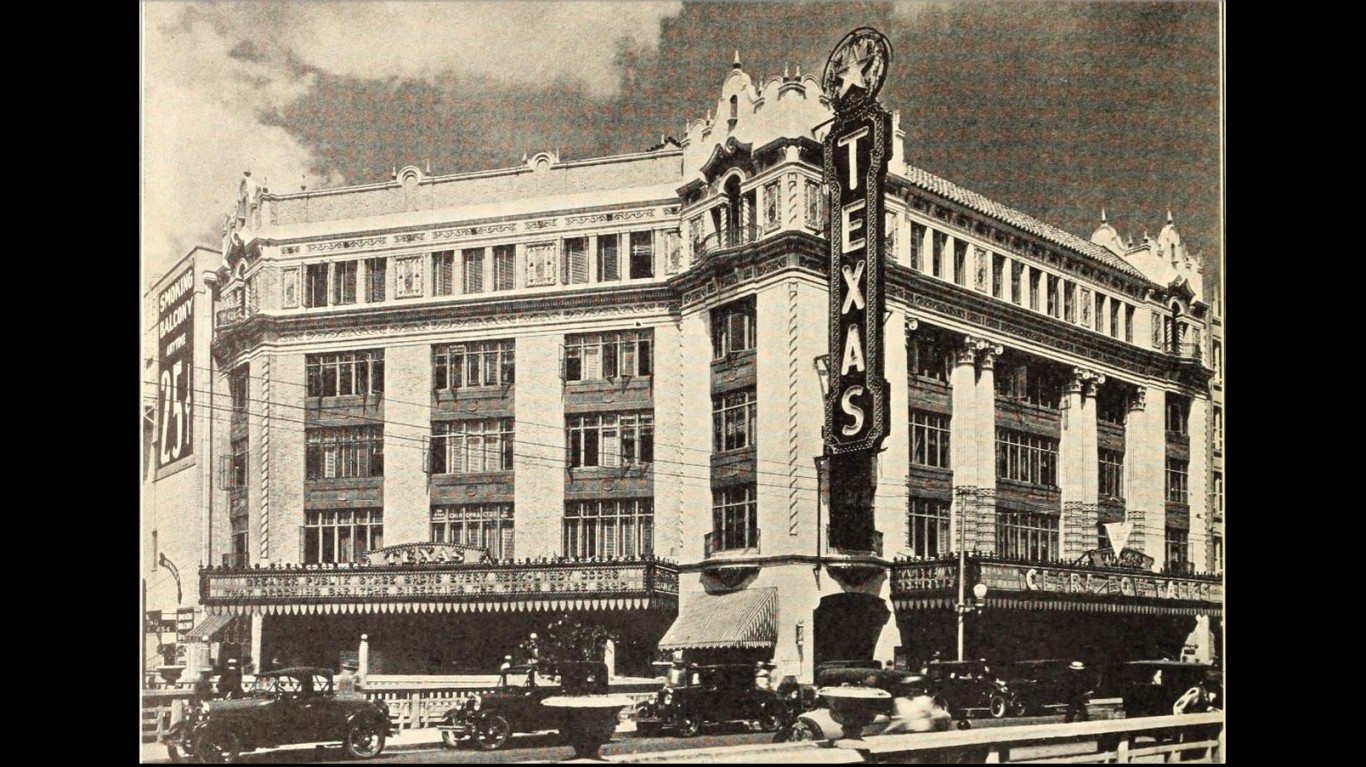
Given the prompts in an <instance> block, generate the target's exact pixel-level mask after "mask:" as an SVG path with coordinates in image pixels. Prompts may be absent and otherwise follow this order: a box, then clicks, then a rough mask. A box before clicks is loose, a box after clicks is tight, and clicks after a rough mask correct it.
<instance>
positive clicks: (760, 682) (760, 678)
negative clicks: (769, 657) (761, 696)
mask: <svg viewBox="0 0 1366 767" xmlns="http://www.w3.org/2000/svg"><path fill="white" fill-rule="evenodd" d="M773 668H774V666H773V665H772V664H769V663H764V662H763V661H761V660H757V661H754V687H755V688H756V689H759V690H771V689H773V674H772V669H773Z"/></svg>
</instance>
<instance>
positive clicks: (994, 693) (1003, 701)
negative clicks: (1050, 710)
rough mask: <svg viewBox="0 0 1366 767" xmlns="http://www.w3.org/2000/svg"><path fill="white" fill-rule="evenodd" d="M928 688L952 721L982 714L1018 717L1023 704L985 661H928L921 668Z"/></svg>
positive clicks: (1024, 704)
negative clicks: (929, 686) (951, 717)
mask: <svg viewBox="0 0 1366 767" xmlns="http://www.w3.org/2000/svg"><path fill="white" fill-rule="evenodd" d="M925 669H926V675H927V676H928V677H929V678H930V685H931V689H932V690H933V691H934V695H935V698H936V700H937V701H938V702H939V704H940V705H941V706H943V707H944V708H945V709H947V710H948V711H951V712H952V713H953V715H954V717H955V718H962V717H964V716H969V715H977V714H980V713H981V712H983V711H985V712H987V713H988V714H990V715H991V716H992V718H994V719H1000V718H1002V717H1005V716H1010V715H1016V716H1019V715H1021V714H1023V713H1024V712H1025V709H1026V708H1027V705H1026V703H1024V702H1023V701H1022V700H1020V699H1019V698H1018V697H1017V696H1016V695H1015V692H1014V690H1012V689H1011V688H1010V686H1009V685H1008V684H1007V683H1006V680H1005V679H1004V678H1002V676H1003V675H1002V673H1001V672H1000V671H998V670H996V669H994V668H993V666H992V665H991V664H988V663H987V662H986V661H985V660H960V661H932V662H931V663H929V664H927V665H926V666H925Z"/></svg>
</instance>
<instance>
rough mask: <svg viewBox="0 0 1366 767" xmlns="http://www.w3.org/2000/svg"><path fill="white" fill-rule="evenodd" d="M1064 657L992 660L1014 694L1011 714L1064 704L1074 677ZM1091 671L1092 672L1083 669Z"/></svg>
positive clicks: (1029, 712)
mask: <svg viewBox="0 0 1366 767" xmlns="http://www.w3.org/2000/svg"><path fill="white" fill-rule="evenodd" d="M1070 664H1071V661H1069V660H1067V659H1048V660H1021V661H1013V662H1011V663H1000V664H995V665H996V667H997V670H998V671H999V673H1000V676H1001V677H1002V678H1003V679H1004V680H1005V683H1006V686H1007V687H1008V688H1009V689H1010V692H1011V693H1012V695H1013V705H1012V706H1011V707H1010V712H1009V713H1010V715H1011V716H1029V715H1037V714H1042V713H1045V712H1046V711H1047V710H1048V709H1050V708H1054V709H1056V708H1065V707H1066V706H1067V702H1068V697H1069V696H1070V694H1071V691H1072V687H1073V684H1074V680H1073V678H1072V676H1070V675H1072V674H1076V673H1077V672H1076V671H1072V670H1071V669H1069V668H1068V666H1069V665H1070ZM1085 673H1091V674H1093V675H1094V672H1090V671H1088V672H1085Z"/></svg>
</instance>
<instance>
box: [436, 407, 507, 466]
mask: <svg viewBox="0 0 1366 767" xmlns="http://www.w3.org/2000/svg"><path fill="white" fill-rule="evenodd" d="M515 441H516V433H515V423H514V421H513V419H511V418H486V419H482V420H477V421H437V422H435V423H433V424H432V437H431V449H430V451H429V452H428V460H429V461H430V464H431V466H430V468H431V472H432V473H433V474H472V473H476V472H485V471H511V470H512V455H513V444H514V442H515Z"/></svg>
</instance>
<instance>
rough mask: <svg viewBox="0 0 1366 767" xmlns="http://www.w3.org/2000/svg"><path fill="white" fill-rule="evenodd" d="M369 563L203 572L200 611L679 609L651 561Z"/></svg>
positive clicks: (668, 571)
mask: <svg viewBox="0 0 1366 767" xmlns="http://www.w3.org/2000/svg"><path fill="white" fill-rule="evenodd" d="M391 548H396V547H391ZM388 553H392V552H390V551H389V550H386V554H388ZM377 562H378V564H374V565H366V564H358V565H288V566H284V567H269V568H250V569H229V568H206V569H202V570H200V571H199V594H200V602H201V603H202V604H203V605H204V606H205V607H206V608H207V609H208V611H209V612H211V613H255V614H258V615H259V614H279V613H293V614H297V613H337V612H347V613H376V612H405V613H408V612H527V611H535V610H547V611H553V610H641V609H667V610H676V609H677V605H678V567H677V566H676V565H675V564H674V563H671V562H666V561H663V560H658V559H615V560H588V559H579V560H576V559H568V558H559V559H542V560H516V561H485V562H467V561H464V560H462V559H460V558H458V557H447V558H445V559H436V558H432V557H423V556H421V555H417V556H414V557H402V556H400V557H397V558H396V557H394V556H385V557H383V558H381V559H379V560H377Z"/></svg>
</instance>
